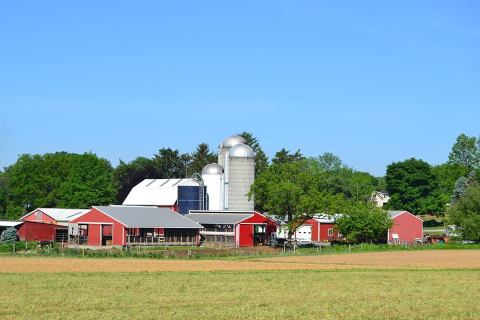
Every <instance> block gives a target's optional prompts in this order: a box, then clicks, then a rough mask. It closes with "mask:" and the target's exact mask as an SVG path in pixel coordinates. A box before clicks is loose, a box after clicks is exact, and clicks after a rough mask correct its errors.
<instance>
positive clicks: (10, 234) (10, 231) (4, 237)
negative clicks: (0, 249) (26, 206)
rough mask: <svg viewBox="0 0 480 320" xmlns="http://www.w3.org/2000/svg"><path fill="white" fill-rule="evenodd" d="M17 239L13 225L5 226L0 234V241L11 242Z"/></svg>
mask: <svg viewBox="0 0 480 320" xmlns="http://www.w3.org/2000/svg"><path fill="white" fill-rule="evenodd" d="M15 241H17V230H16V229H15V228H14V227H10V228H7V229H5V230H3V231H2V234H0V243H13V242H15Z"/></svg>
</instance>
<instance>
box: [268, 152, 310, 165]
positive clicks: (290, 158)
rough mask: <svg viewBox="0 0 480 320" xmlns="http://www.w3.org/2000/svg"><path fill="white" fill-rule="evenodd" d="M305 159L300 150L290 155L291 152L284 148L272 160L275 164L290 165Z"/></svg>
mask: <svg viewBox="0 0 480 320" xmlns="http://www.w3.org/2000/svg"><path fill="white" fill-rule="evenodd" d="M303 159H305V157H304V156H303V155H302V153H301V152H300V150H297V151H295V153H293V154H292V153H290V151H288V150H286V149H285V148H283V149H282V150H280V151H278V152H277V153H276V154H275V157H274V158H273V159H272V163H273V164H279V163H288V162H295V161H300V160H303Z"/></svg>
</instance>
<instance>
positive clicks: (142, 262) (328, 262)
mask: <svg viewBox="0 0 480 320" xmlns="http://www.w3.org/2000/svg"><path fill="white" fill-rule="evenodd" d="M410 268H420V269H458V268H469V269H476V268H480V250H434V251H409V252H376V253H356V254H335V255H333V254H332V255H317V256H288V257H274V258H258V259H246V260H149V259H103V258H97V259H88V258H30V257H25V258H23V257H17V258H16V257H2V258H0V273H7V272H8V273H11V272H48V273H60V272H156V271H234V270H235V271H246V270H302V269H310V270H312V269H319V270H335V269H345V270H349V269H410Z"/></svg>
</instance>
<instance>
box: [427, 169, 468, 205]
mask: <svg viewBox="0 0 480 320" xmlns="http://www.w3.org/2000/svg"><path fill="white" fill-rule="evenodd" d="M432 172H433V174H434V175H435V177H436V180H437V182H438V188H439V192H440V197H441V199H442V202H443V203H448V202H449V201H450V200H451V197H452V194H453V192H454V188H455V183H456V182H457V180H458V179H459V178H460V177H464V176H466V175H467V174H468V168H466V167H464V166H461V165H458V164H450V163H444V164H441V165H437V166H434V167H432Z"/></svg>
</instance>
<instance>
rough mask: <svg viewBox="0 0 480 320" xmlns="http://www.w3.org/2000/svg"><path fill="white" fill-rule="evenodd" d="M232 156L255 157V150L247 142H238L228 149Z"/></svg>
mask: <svg viewBox="0 0 480 320" xmlns="http://www.w3.org/2000/svg"><path fill="white" fill-rule="evenodd" d="M228 155H229V156H230V157H232V158H255V152H254V151H253V149H252V148H250V147H249V146H247V145H246V144H237V145H236V146H234V147H232V148H231V149H230V150H229V151H228Z"/></svg>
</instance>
